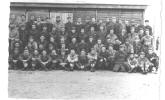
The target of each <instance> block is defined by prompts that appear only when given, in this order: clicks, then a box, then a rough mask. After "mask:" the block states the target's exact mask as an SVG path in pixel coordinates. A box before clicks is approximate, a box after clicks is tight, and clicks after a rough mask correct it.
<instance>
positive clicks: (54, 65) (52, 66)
mask: <svg viewBox="0 0 165 100" xmlns="http://www.w3.org/2000/svg"><path fill="white" fill-rule="evenodd" d="M50 57H51V64H50V67H49V69H57V68H58V55H57V53H56V50H52V51H51V53H50Z"/></svg>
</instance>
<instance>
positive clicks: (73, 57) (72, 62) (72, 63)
mask: <svg viewBox="0 0 165 100" xmlns="http://www.w3.org/2000/svg"><path fill="white" fill-rule="evenodd" d="M67 60H68V63H69V67H70V70H71V71H73V70H74V68H75V67H76V66H77V62H78V55H77V54H76V53H75V50H74V49H71V50H70V54H68V57H67Z"/></svg>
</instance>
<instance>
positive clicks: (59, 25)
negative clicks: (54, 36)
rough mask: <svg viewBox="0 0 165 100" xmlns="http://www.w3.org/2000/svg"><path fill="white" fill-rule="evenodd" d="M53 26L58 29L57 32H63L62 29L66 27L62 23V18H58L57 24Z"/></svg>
mask: <svg viewBox="0 0 165 100" xmlns="http://www.w3.org/2000/svg"><path fill="white" fill-rule="evenodd" d="M53 26H54V27H56V31H57V32H59V31H61V28H62V27H64V23H63V22H62V21H61V17H60V16H56V22H55V23H54V25H53Z"/></svg>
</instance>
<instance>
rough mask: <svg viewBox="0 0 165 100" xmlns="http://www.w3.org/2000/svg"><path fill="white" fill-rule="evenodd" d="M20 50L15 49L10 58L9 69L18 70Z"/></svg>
mask: <svg viewBox="0 0 165 100" xmlns="http://www.w3.org/2000/svg"><path fill="white" fill-rule="evenodd" d="M19 54H20V53H19V50H18V48H15V49H14V52H13V53H12V54H10V56H9V69H18V68H19V67H20V65H19Z"/></svg>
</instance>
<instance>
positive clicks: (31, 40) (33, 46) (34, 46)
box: [27, 36, 38, 53]
mask: <svg viewBox="0 0 165 100" xmlns="http://www.w3.org/2000/svg"><path fill="white" fill-rule="evenodd" d="M27 48H28V49H29V52H30V53H32V52H33V51H34V50H35V49H38V44H37V42H36V41H35V40H34V38H33V36H30V37H29V41H28V44H27Z"/></svg>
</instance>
